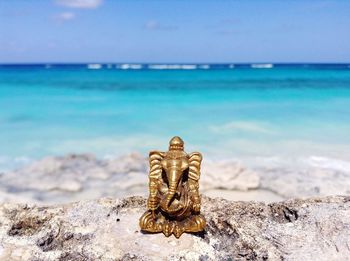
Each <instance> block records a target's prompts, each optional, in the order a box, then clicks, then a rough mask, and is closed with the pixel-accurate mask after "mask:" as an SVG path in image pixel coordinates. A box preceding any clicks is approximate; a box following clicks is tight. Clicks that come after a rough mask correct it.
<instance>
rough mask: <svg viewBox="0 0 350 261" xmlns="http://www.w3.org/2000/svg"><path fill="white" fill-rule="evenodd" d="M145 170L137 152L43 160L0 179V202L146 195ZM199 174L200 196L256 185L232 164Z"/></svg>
mask: <svg viewBox="0 0 350 261" xmlns="http://www.w3.org/2000/svg"><path fill="white" fill-rule="evenodd" d="M148 168H149V165H148V162H147V159H146V158H145V157H143V156H141V155H140V154H138V153H132V154H129V155H125V156H121V157H117V158H109V159H98V158H96V157H95V156H94V155H90V154H81V155H75V154H72V155H66V156H63V157H46V158H44V159H42V160H40V161H37V162H34V163H32V164H31V165H29V166H25V167H23V168H21V169H18V170H15V171H11V172H6V173H3V174H2V175H0V202H6V200H9V199H10V200H12V199H19V198H21V197H23V199H24V200H19V201H15V202H38V203H49V204H55V203H65V202H71V201H79V200H86V199H95V198H100V197H106V196H112V197H125V196H131V195H141V196H145V195H146V194H147V193H148V192H147V190H148ZM202 170H203V173H202V177H201V180H200V183H201V184H200V185H201V186H200V188H201V190H202V191H203V192H205V191H208V190H211V189H217V188H219V189H226V190H233V189H235V190H242V191H246V190H248V189H253V188H257V187H258V186H259V179H260V178H259V177H258V175H257V174H256V173H255V172H253V171H250V170H249V169H247V168H245V167H243V166H242V165H240V164H239V163H237V162H235V161H229V162H213V161H210V160H207V161H205V162H204V167H203V169H202ZM14 195H15V197H14ZM12 202H13V201H12Z"/></svg>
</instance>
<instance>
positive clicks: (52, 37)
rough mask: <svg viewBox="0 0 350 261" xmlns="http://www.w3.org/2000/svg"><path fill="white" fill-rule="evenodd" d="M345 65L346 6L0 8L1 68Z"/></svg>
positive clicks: (91, 1)
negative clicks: (4, 65)
mask: <svg viewBox="0 0 350 261" xmlns="http://www.w3.org/2000/svg"><path fill="white" fill-rule="evenodd" d="M79 62H81V63H90V62H115V63H117V62H136V63H138V62H144V63H152V62H153V63H170V62H174V63H176V62H181V63H231V62H233V63H235V62H236V63H244V62H275V63H276V62H315V63H317V62H334V63H337V62H350V1H347V0H334V1H326V0H283V1H282V0H281V1H277V0H274V1H272V0H264V1H262V0H244V1H243V0H210V1H209V0H143V1H142V0H0V63H79Z"/></svg>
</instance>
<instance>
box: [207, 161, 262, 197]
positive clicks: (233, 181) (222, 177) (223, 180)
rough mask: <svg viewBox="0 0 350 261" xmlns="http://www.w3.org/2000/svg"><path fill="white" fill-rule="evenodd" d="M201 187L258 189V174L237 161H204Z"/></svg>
mask: <svg viewBox="0 0 350 261" xmlns="http://www.w3.org/2000/svg"><path fill="white" fill-rule="evenodd" d="M202 169H203V170H202V172H203V173H202V176H201V180H200V182H201V189H202V190H203V191H206V190H209V189H225V190H242V191H247V190H249V189H257V188H258V187H259V183H260V177H259V176H258V174H257V173H256V172H254V171H252V170H250V169H248V168H245V167H244V166H242V165H241V164H240V163H239V162H236V161H210V160H208V161H207V162H204V163H203V167H202Z"/></svg>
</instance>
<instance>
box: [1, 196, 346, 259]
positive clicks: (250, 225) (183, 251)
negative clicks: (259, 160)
mask: <svg viewBox="0 0 350 261" xmlns="http://www.w3.org/2000/svg"><path fill="white" fill-rule="evenodd" d="M202 202H203V209H202V213H203V214H204V215H205V217H206V219H207V227H206V230H205V232H204V233H199V234H184V235H182V236H181V237H180V239H176V238H175V237H173V236H172V237H170V238H166V237H164V235H162V234H144V233H142V232H140V229H139V226H138V219H139V217H140V215H141V214H142V213H143V212H144V210H145V203H146V200H145V198H143V197H129V198H124V199H112V198H102V199H99V200H92V201H80V202H76V203H69V204H65V205H55V206H49V207H42V206H35V205H23V204H9V203H7V204H2V205H0V260H32V261H34V260H179V259H181V260H349V259H350V250H349V249H350V248H349V245H350V219H349V217H350V198H349V197H341V196H332V197H323V198H321V197H317V198H311V199H305V200H303V199H293V200H288V201H282V202H279V203H271V204H265V203H259V202H233V201H227V200H224V199H218V198H216V199H212V198H208V197H203V199H202Z"/></svg>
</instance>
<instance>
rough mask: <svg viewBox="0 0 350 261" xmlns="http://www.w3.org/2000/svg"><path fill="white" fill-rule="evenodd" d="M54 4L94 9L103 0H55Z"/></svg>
mask: <svg viewBox="0 0 350 261" xmlns="http://www.w3.org/2000/svg"><path fill="white" fill-rule="evenodd" d="M55 2H56V4H58V5H62V6H65V7H70V8H81V9H95V8H97V7H99V6H100V5H101V4H102V2H103V0H55Z"/></svg>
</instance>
